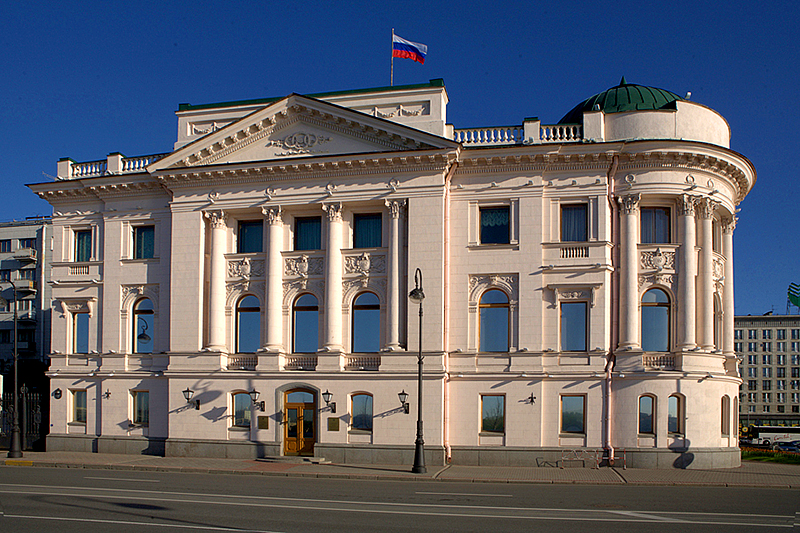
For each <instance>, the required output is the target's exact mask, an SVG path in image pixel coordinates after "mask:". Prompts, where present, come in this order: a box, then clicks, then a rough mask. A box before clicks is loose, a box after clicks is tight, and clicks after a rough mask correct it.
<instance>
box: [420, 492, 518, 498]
mask: <svg viewBox="0 0 800 533" xmlns="http://www.w3.org/2000/svg"><path fill="white" fill-rule="evenodd" d="M414 494H433V495H435V496H481V497H484V496H485V497H487V498H513V497H514V496H513V495H512V494H468V493H466V492H425V491H421V490H419V491H417V492H415V493H414Z"/></svg>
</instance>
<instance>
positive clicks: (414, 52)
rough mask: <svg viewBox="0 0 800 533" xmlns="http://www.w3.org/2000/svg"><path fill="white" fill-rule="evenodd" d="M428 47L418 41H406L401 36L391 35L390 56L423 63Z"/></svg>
mask: <svg viewBox="0 0 800 533" xmlns="http://www.w3.org/2000/svg"><path fill="white" fill-rule="evenodd" d="M427 54H428V47H427V46H426V45H424V44H420V43H412V42H411V41H406V40H405V39H403V38H402V37H398V36H397V35H392V57H402V58H407V59H413V60H414V61H416V62H417V63H423V64H424V63H425V56H426V55H427Z"/></svg>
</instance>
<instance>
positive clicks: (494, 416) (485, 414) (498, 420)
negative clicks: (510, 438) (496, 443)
mask: <svg viewBox="0 0 800 533" xmlns="http://www.w3.org/2000/svg"><path fill="white" fill-rule="evenodd" d="M505 430H506V397H505V396H503V395H500V394H481V431H482V432H485V433H504V432H505Z"/></svg>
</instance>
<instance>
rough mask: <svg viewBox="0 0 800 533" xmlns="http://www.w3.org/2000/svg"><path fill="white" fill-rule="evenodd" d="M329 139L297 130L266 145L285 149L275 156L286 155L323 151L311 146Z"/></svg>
mask: <svg viewBox="0 0 800 533" xmlns="http://www.w3.org/2000/svg"><path fill="white" fill-rule="evenodd" d="M330 141H331V138H330V137H324V136H322V135H317V134H314V133H304V132H298V133H293V134H291V135H288V136H286V137H284V138H283V139H277V140H274V141H269V142H268V143H267V144H266V146H275V147H277V148H280V149H281V150H286V151H285V152H278V153H276V154H275V155H276V156H277V157H287V156H292V155H298V154H311V153H315V154H318V153H324V151H323V150H314V149H313V148H315V147H318V146H319V145H321V144H324V143H327V142H330Z"/></svg>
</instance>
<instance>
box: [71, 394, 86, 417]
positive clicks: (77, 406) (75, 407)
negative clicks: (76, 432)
mask: <svg viewBox="0 0 800 533" xmlns="http://www.w3.org/2000/svg"><path fill="white" fill-rule="evenodd" d="M71 392H72V422H74V423H77V424H85V423H86V390H85V389H84V390H74V391H71Z"/></svg>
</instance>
